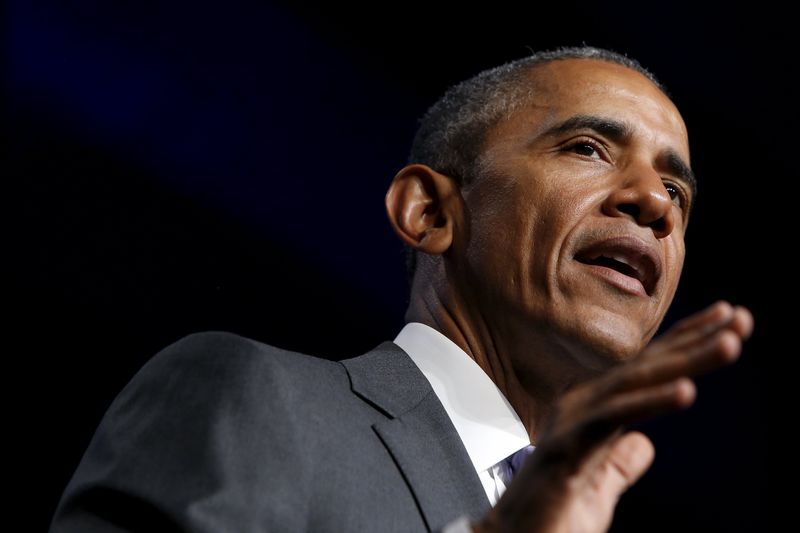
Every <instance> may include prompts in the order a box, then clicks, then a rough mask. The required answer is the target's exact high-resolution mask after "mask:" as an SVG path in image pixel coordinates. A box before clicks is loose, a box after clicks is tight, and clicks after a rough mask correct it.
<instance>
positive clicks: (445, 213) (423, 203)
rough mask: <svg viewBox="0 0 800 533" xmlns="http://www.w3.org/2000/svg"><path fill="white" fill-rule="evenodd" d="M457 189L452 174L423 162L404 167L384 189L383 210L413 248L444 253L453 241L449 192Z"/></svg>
mask: <svg viewBox="0 0 800 533" xmlns="http://www.w3.org/2000/svg"><path fill="white" fill-rule="evenodd" d="M457 190H458V189H457V186H456V185H455V183H454V181H453V179H452V178H450V177H449V176H446V175H444V174H441V173H439V172H436V171H435V170H433V169H431V168H430V167H428V166H426V165H421V164H413V165H408V166H406V167H404V168H403V169H402V170H400V172H398V173H397V175H395V177H394V179H393V180H392V183H391V185H390V186H389V190H388V191H387V193H386V213H387V215H388V216H389V222H390V223H391V224H392V227H393V228H394V230H395V233H397V235H398V236H399V237H400V239H401V240H402V241H403V242H405V243H406V244H407V245H409V246H411V247H412V248H414V249H416V250H420V251H422V252H425V253H428V254H442V253H444V252H445V251H446V250H447V249H448V248H450V245H451V244H452V242H453V216H454V213H453V198H454V195H453V192H454V191H455V192H457ZM456 197H457V198H460V195H456Z"/></svg>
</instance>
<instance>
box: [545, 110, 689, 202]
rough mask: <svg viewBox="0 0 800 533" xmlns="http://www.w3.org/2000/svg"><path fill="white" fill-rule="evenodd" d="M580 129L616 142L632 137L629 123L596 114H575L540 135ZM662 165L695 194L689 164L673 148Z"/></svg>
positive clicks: (563, 133) (558, 134) (559, 133)
mask: <svg viewBox="0 0 800 533" xmlns="http://www.w3.org/2000/svg"><path fill="white" fill-rule="evenodd" d="M580 130H592V131H595V132H597V133H599V134H600V135H603V136H605V137H608V138H609V139H611V140H612V141H614V142H616V143H623V142H625V141H627V140H629V139H630V138H631V137H633V128H632V127H631V125H630V124H628V123H626V122H622V121H619V120H614V119H612V118H607V117H600V116H597V115H575V116H572V117H570V118H568V119H566V120H564V121H563V122H559V123H558V124H555V125H553V126H551V127H550V128H548V129H547V130H545V131H544V133H542V135H541V136H542V137H556V136H560V135H565V134H567V133H575V132H577V131H580ZM663 161H664V165H665V166H666V168H667V170H669V172H670V173H671V174H674V175H675V176H676V177H678V178H680V179H681V180H683V181H685V182H686V183H687V184H688V185H689V187H690V188H691V189H692V196H696V195H697V179H696V178H695V175H694V172H692V169H691V168H689V165H688V164H687V163H686V162H685V161H684V160H683V159H682V158H681V156H679V155H678V153H677V152H676V151H675V150H673V149H671V148H670V149H667V150H666V151H665V152H664V154H663Z"/></svg>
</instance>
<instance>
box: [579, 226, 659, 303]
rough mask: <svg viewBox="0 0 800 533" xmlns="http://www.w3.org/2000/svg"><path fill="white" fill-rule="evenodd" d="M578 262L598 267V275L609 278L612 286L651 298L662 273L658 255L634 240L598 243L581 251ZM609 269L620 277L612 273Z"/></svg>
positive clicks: (624, 238)
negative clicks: (620, 286) (613, 284)
mask: <svg viewBox="0 0 800 533" xmlns="http://www.w3.org/2000/svg"><path fill="white" fill-rule="evenodd" d="M575 260H576V261H578V262H580V263H583V264H584V265H589V266H592V267H596V271H597V272H599V273H601V274H604V275H606V277H607V278H609V280H610V281H612V283H614V282H615V284H617V285H622V288H623V289H626V290H629V291H632V292H636V293H645V294H647V295H652V294H653V291H654V290H655V287H656V284H657V282H658V278H659V277H660V273H661V267H660V265H661V263H660V261H659V260H658V255H657V253H656V252H655V251H654V250H653V249H652V248H651V247H649V246H648V245H647V244H646V243H643V242H642V241H640V240H638V239H634V238H627V237H623V238H615V239H610V240H606V241H602V242H598V243H594V244H592V245H590V246H588V247H587V248H585V249H583V250H581V251H580V252H579V253H578V254H577V255H576V256H575ZM609 270H610V271H613V272H616V273H617V274H612V273H609V272H608V271H609ZM620 275H621V276H620ZM623 276H624V277H623Z"/></svg>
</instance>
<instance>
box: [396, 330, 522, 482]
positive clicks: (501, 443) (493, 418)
mask: <svg viewBox="0 0 800 533" xmlns="http://www.w3.org/2000/svg"><path fill="white" fill-rule="evenodd" d="M394 343H395V344H397V345H398V346H399V347H400V348H402V349H403V351H405V352H406V353H407V354H408V355H409V357H411V360H412V361H414V364H416V365H417V367H419V369H420V370H421V371H422V373H423V374H424V375H425V377H426V378H427V379H428V381H429V382H430V384H431V387H432V388H433V391H434V392H435V393H436V396H437V397H438V398H439V401H440V402H441V403H442V405H443V406H444V409H445V411H447V415H448V416H449V417H450V420H451V421H452V422H453V425H454V426H455V428H456V431H458V435H459V436H460V437H461V441H462V442H463V443H464V447H465V448H466V449H467V453H468V454H469V457H470V459H472V464H473V465H474V466H475V470H476V471H478V472H481V471H483V470H486V469H487V468H490V467H491V466H493V465H495V464H496V463H498V462H500V461H502V460H503V459H505V458H506V457H508V456H509V455H511V454H512V453H514V452H516V451H517V450H519V449H520V448H523V447H525V446H527V445H529V444H530V439H529V437H528V432H527V431H526V430H525V426H524V425H523V424H522V421H520V419H519V416H517V413H516V411H514V408H513V407H511V404H510V403H508V400H507V399H506V397H505V396H504V395H503V393H502V392H500V389H498V388H497V386H496V385H495V384H494V382H493V381H492V380H491V379H490V378H489V376H488V375H486V373H485V372H484V371H483V369H482V368H481V367H480V366H479V365H478V364H477V363H476V362H475V361H474V360H473V359H472V358H471V357H470V356H469V355H467V353H466V352H464V350H462V349H461V348H460V347H459V346H458V345H457V344H456V343H454V342H453V341H451V340H450V339H448V338H447V337H445V336H444V335H442V334H441V333H440V332H438V331H436V330H435V329H433V328H431V327H430V326H427V325H425V324H421V323H419V322H410V323H408V324H406V325H405V326H404V327H403V329H402V330H400V333H399V334H398V335H397V337H396V338H395V339H394Z"/></svg>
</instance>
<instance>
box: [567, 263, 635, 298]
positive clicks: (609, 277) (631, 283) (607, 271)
mask: <svg viewBox="0 0 800 533" xmlns="http://www.w3.org/2000/svg"><path fill="white" fill-rule="evenodd" d="M580 264H581V265H582V266H584V267H586V268H588V269H589V270H591V271H592V272H593V273H594V274H595V275H597V276H599V277H601V278H603V279H604V280H605V281H607V282H608V283H610V284H611V285H613V286H615V287H617V288H618V289H621V290H622V291H624V292H628V293H630V294H634V295H636V296H647V291H645V290H644V285H642V282H641V281H639V280H638V279H636V278H632V277H630V276H626V275H625V274H622V273H621V272H617V271H616V270H614V269H613V268H608V267H604V266H600V265H587V264H586V263H580Z"/></svg>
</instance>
